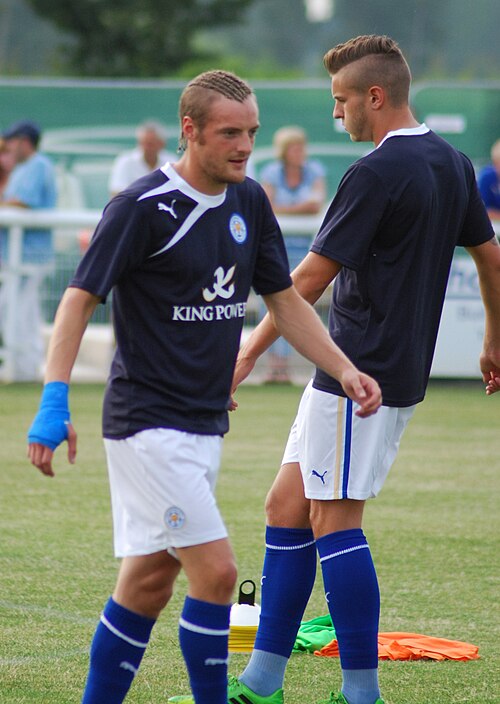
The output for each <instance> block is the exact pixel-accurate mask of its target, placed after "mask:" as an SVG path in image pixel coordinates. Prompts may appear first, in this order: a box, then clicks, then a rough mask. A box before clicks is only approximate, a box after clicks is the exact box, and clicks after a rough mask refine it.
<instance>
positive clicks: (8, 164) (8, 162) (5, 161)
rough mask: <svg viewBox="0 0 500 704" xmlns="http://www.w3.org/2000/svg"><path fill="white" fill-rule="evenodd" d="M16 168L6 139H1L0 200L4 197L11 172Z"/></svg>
mask: <svg viewBox="0 0 500 704" xmlns="http://www.w3.org/2000/svg"><path fill="white" fill-rule="evenodd" d="M13 168H14V159H13V155H12V154H11V153H10V151H9V149H8V148H7V143H6V141H5V140H4V139H0V201H1V200H2V198H3V192H4V191H5V187H6V186H7V182H8V180H9V176H10V172H11V171H12V169H13Z"/></svg>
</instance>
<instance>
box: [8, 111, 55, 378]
mask: <svg viewBox="0 0 500 704" xmlns="http://www.w3.org/2000/svg"><path fill="white" fill-rule="evenodd" d="M40 137H41V131H40V128H39V126H38V125H37V124H35V123H34V122H31V121H29V120H22V121H20V122H16V123H14V124H13V125H11V126H10V127H9V128H8V129H7V130H6V131H5V132H4V134H3V140H4V141H5V145H6V149H7V153H8V155H9V156H10V158H11V159H12V160H13V163H14V167H13V169H12V171H11V172H10V175H9V177H8V180H7V184H6V186H5V189H4V191H3V195H2V201H1V202H0V205H1V206H13V207H16V208H33V209H37V208H53V207H55V205H56V200H57V192H56V177H55V170H54V166H53V164H52V162H51V161H50V159H49V158H48V157H47V156H45V155H44V154H41V153H40V152H39V151H38V146H39V143H40ZM8 256H9V242H8V233H7V231H6V230H5V229H4V228H2V229H0V265H2V266H4V265H5V262H6V260H7V258H8ZM21 258H22V264H23V265H29V267H28V268H25V269H24V270H23V273H22V274H21V276H20V277H19V278H18V279H17V280H16V281H17V284H18V285H17V288H16V290H15V294H13V293H12V291H9V287H8V286H4V287H2V291H1V294H2V296H1V301H0V305H1V308H2V315H1V316H0V321H1V326H2V329H1V332H2V336H3V340H4V344H5V345H6V346H7V347H9V349H13V350H15V354H14V370H13V375H14V378H15V379H16V380H18V381H33V380H37V379H39V378H40V374H41V367H42V363H43V357H44V345H43V338H42V315H41V307H40V296H39V289H40V284H41V282H42V281H43V279H44V278H45V277H46V276H47V274H48V273H49V271H50V270H51V267H52V264H53V259H54V248H53V242H52V232H51V230H48V229H46V228H45V229H41V228H29V229H25V230H24V232H23V236H22V249H21ZM9 295H15V296H16V310H17V316H16V320H15V325H13V321H12V319H11V320H10V324H9V325H8V326H7V325H6V324H5V323H6V318H7V316H6V315H5V310H6V308H5V307H6V305H7V300H8V296H9Z"/></svg>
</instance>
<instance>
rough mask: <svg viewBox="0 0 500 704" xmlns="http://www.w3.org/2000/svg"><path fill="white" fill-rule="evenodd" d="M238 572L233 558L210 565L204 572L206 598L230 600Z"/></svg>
mask: <svg viewBox="0 0 500 704" xmlns="http://www.w3.org/2000/svg"><path fill="white" fill-rule="evenodd" d="M237 577H238V572H237V569H236V565H235V563H234V561H233V560H225V561H220V562H217V563H215V564H213V565H212V566H211V569H210V570H209V572H208V574H206V579H205V587H206V590H207V598H208V599H209V600H214V601H216V602H226V603H229V602H230V601H231V598H232V595H233V591H234V587H235V585H236V580H237Z"/></svg>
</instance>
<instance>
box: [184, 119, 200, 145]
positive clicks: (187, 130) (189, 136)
mask: <svg viewBox="0 0 500 704" xmlns="http://www.w3.org/2000/svg"><path fill="white" fill-rule="evenodd" d="M182 134H183V136H184V137H185V139H186V140H187V141H188V142H189V141H192V140H193V139H194V138H195V137H196V134H197V129H196V125H195V124H194V122H193V118H192V117H190V116H189V115H184V117H183V118H182Z"/></svg>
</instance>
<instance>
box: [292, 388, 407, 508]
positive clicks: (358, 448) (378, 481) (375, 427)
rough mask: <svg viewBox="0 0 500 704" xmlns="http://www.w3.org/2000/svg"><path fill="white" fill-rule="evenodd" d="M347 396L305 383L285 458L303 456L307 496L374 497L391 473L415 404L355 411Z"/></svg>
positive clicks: (317, 497) (294, 460) (315, 497)
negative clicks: (363, 413)
mask: <svg viewBox="0 0 500 704" xmlns="http://www.w3.org/2000/svg"><path fill="white" fill-rule="evenodd" d="M357 408H358V406H357V404H356V403H354V402H353V401H351V400H350V399H348V398H343V397H342V396H335V395H334V394H329V393H326V392H324V391H319V390H318V389H314V388H313V386H312V381H311V382H309V384H308V385H307V386H306V388H305V390H304V393H303V395H302V399H301V401H300V405H299V409H298V411H297V417H296V418H295V421H294V423H293V425H292V428H291V430H290V435H289V437H288V442H287V445H286V448H285V452H284V455H283V461H282V464H289V463H291V462H299V464H300V468H301V472H302V478H303V482H304V492H305V496H306V498H308V499H319V500H323V501H327V500H330V499H357V500H364V499H369V498H373V497H375V496H376V495H377V494H378V493H379V491H380V489H381V488H382V485H383V484H384V481H385V479H386V477H387V475H388V473H389V470H390V468H391V465H392V464H393V462H394V460H395V458H396V455H397V452H398V448H399V443H400V440H401V436H402V434H403V431H404V429H405V427H406V425H407V423H408V421H409V420H410V418H411V417H412V415H413V412H414V410H415V406H409V407H407V408H390V407H389V406H381V408H379V410H378V412H377V413H376V414H375V415H373V416H370V417H369V418H359V417H358V416H357V415H355V412H356V409H357Z"/></svg>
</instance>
